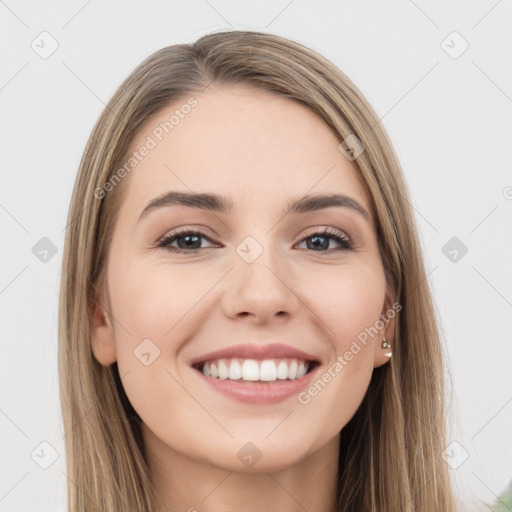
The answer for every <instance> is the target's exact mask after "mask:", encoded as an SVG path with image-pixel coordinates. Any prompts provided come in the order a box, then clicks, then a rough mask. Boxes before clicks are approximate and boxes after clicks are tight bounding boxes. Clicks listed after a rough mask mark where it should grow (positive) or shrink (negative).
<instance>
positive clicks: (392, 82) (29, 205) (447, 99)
mask: <svg viewBox="0 0 512 512" xmlns="http://www.w3.org/2000/svg"><path fill="white" fill-rule="evenodd" d="M511 26H512V2H511V1H510V0H502V1H495V0H486V1H471V2H470V1H462V0H461V1H449V2H446V1H445V2H427V1H425V0H421V1H420V0H416V1H412V0H392V1H386V2H377V1H373V2H370V1H355V0H354V1H338V2H334V1H319V0H316V1H315V2H306V1H304V0H292V1H290V0H282V1H281V0H278V1H270V0H258V1H248V2H236V1H234V0H193V1H190V2H185V1H183V2H177V1H163V0H153V1H146V2H133V1H130V2H126V1H120V0H115V1H109V2H108V3H107V2H100V1H99V0H89V1H80V2H69V1H68V2H64V1H49V2H44V3H43V2H40V3H38V2H35V1H32V2H27V1H18V2H15V1H13V0H0V55H1V67H0V108H1V113H0V120H1V124H0V129H1V132H0V140H1V144H2V146H1V147H2V151H1V164H0V167H1V172H2V175H1V188H0V228H1V237H2V246H1V247H2V250H1V252H0V258H1V260H0V261H1V265H0V311H1V317H2V321H1V324H0V329H1V356H0V371H1V382H2V383H1V388H0V433H1V436H0V464H1V468H0V512H1V511H11V512H14V511H25V510H26V511H31V512H34V511H48V512H50V511H51V512H56V511H57V512H62V511H64V510H65V509H66V481H67V477H66V474H65V463H64V444H63V436H64V432H63V428H62V424H61V418H60V405H59V396H58V375H57V311H58V309H57V305H58V302H57V301H58V286H59V279H60V264H61V257H62V247H63V239H64V233H65V228H66V215H67V210H68V206H69V200H70V195H71V190H72V187H73V183H74V180H75V176H76V172H77V169H78V165H79V161H80V158H81V156H82V152H83V150H84V147H85V144H86V141H87V138H88V136H89V134H90V131H91V129H92V127H93V124H94V123H95V121H96V119H97V118H98V116H99V114H100V113H101V111H102V109H103V108H104V105H105V103H106V102H107V101H108V100H109V98H110V97H111V96H112V94H113V93H114V91H115V90H116V89H117V87H118V86H119V85H120V83H121V82H122V81H123V80H124V79H125V78H126V76H127V75H128V74H129V73H130V72H131V71H132V70H133V69H134V68H135V67H136V66H137V65H138V64H139V63H140V62H141V61H142V60H143V59H144V58H145V57H147V56H148V55H150V54H151V53H153V52H154V51H156V50H158V49H160V48H162V47H163V46H167V45H170V44H176V43H182V42H192V41H194V40H196V39H197V38H198V37H200V36H201V35H203V34H206V33H208V32H211V31H219V30H221V29H229V28H233V29H247V30H260V31H268V32H271V33H275V34H278V35H281V36H284V37H288V38H291V39H294V40H296V41H298V42H301V43H303V44H305V45H306V46H309V47H310V48H312V49H313V50H316V51H318V52H319V53H321V54H322V55H324V56H325V57H327V58H328V59H330V60H331V61H332V62H333V63H334V64H335V65H337V66H338V67H339V68H341V69H342V70H343V71H344V72H345V73H346V74H347V75H348V76H349V78H350V79H351V80H352V81H353V82H354V83H355V84H356V85H357V86H358V87H359V88H360V90H361V91H362V92H363V94H364V95H365V96H366V97H367V98H368V100H369V101H370V103H371V104H372V105H373V107H374V108H375V110H376V112H377V113H378V115H379V117H380V118H381V120H382V123H383V124H384V126H385V127H386V129H387V130H388V132H389V134H390V136H391V139H392V141H393V142H394V145H395V147H396V150H397V152H398V155H399V158H400V161H401V163H402V165H403V168H404V173H405V176H406V180H407V183H408V185H409V187H410V191H411V196H412V205H413V207H414V211H415V214H416V217H417V220H418V225H419V228H420V235H421V241H422V245H423V250H424V254H425V257H426V261H427V266H428V269H427V270H428V273H429V283H430V285H431V287H432V290H433V292H434V297H435V301H436V307H437V311H438V315H439V318H440V321H441V324H442V329H443V336H444V340H445V343H446V353H447V357H448V364H449V376H448V384H451V386H450V388H449V389H448V393H449V395H450V396H451V402H450V406H451V409H452V410H453V414H452V415H451V416H450V418H449V422H450V436H449V443H450V444H449V445H448V447H447V450H446V453H445V454H444V457H445V460H446V463H447V464H449V465H450V467H451V468H452V473H453V476H454V479H455V482H456V484H457V489H458V493H459V495H460V498H461V500H462V502H463V503H464V505H463V506H462V508H461V510H468V511H477V510H490V509H489V507H487V506H486V505H485V504H486V503H487V504H490V503H493V502H494V501H495V500H496V496H497V495H498V494H500V493H501V492H502V491H503V490H504V489H505V488H506V486H507V485H508V483H509V482H510V480H511V479H512V441H511V436H510V433H511V432H512V428H511V426H512V376H511V375H512V372H511V370H510V361H511V358H512V336H511V319H512V273H511V271H510V265H511V261H512V259H511V253H512V172H511V169H512V156H511V153H510V147H511V135H512V68H511V65H510V62H511V61H512V59H511V50H512V31H511V30H510V27H511ZM418 399H419V400H421V397H418Z"/></svg>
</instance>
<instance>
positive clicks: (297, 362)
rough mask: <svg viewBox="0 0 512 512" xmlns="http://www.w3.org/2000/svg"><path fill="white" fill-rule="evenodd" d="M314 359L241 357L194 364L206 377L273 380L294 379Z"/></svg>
mask: <svg viewBox="0 0 512 512" xmlns="http://www.w3.org/2000/svg"><path fill="white" fill-rule="evenodd" d="M315 364H316V363H315V362H314V361H306V360H301V359H295V358H279V359H263V360H257V359H242V358H222V359H214V360H211V361H206V362H204V363H199V364H196V365H194V367H195V368H196V369H198V370H199V371H201V372H202V373H203V375H205V376H206V377H212V378H214V379H219V380H234V381H236V380H242V381H253V382H256V381H263V382H275V381H277V380H296V379H300V378H301V377H303V376H304V375H306V373H308V372H309V371H310V370H311V369H312V368H313V366H315Z"/></svg>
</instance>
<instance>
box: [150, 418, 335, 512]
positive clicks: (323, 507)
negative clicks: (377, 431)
mask: <svg viewBox="0 0 512 512" xmlns="http://www.w3.org/2000/svg"><path fill="white" fill-rule="evenodd" d="M143 436H144V443H145V447H146V454H147V459H148V463H149V467H150V470H151V475H152V481H153V485H154V488H155V491H156V494H157V496H158V507H159V508H158V511H159V512H171V511H176V510H183V511H187V512H218V511H219V510H222V511H223V512H235V511H236V512H239V511H240V510H244V512H260V511H261V510H279V511H280V512H304V510H307V511H308V512H336V511H337V499H336V498H337V486H338V454H339V434H338V435H336V436H335V437H334V438H332V439H331V440H330V441H328V442H327V443H326V444H325V445H324V446H323V447H322V448H321V449H320V450H318V451H316V452H314V453H312V454H309V455H307V456H306V457H304V458H303V459H301V460H300V461H298V462H296V463H294V464H293V465H291V466H289V467H287V468H285V469H279V470H278V471H275V472H273V471H271V470H270V471H264V470H263V471H261V470H260V471H259V472H258V471H257V470H256V469H255V468H256V466H255V467H254V470H253V471H252V472H246V473H237V472H233V471H229V470H227V469H223V468H222V467H219V466H214V465H212V464H209V463H208V462H205V461H204V460H195V459H194V460H193V459H190V458H189V457H187V455H186V454H183V453H179V452H177V451H175V450H173V449H171V448H170V447H169V446H167V445H165V444H163V443H162V442H161V441H160V440H159V439H158V438H157V437H156V436H155V435H154V434H153V433H152V432H151V431H150V430H149V429H148V428H147V427H146V426H145V425H143Z"/></svg>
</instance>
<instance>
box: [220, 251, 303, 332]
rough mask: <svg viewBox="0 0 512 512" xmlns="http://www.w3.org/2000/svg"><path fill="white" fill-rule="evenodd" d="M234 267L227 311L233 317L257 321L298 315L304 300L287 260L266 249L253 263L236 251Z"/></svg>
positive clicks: (226, 295) (228, 279) (229, 279)
mask: <svg viewBox="0 0 512 512" xmlns="http://www.w3.org/2000/svg"><path fill="white" fill-rule="evenodd" d="M233 266H234V268H233V270H232V271H231V272H230V273H229V274H228V276H227V277H226V280H225V283H224V296H223V302H222V304H223V310H224V313H225V314H226V315H227V316H228V317H230V318H232V319H241V318H247V320H246V321H250V322H252V323H253V324H257V325H259V324H264V323H267V322H271V321H272V319H273V318H274V317H277V318H278V319H283V320H284V319H285V318H290V317H293V316H295V315H296V314H297V310H298V307H299V304H300V301H299V299H298V296H297V291H296V290H295V289H294V288H296V286H297V283H296V282H295V283H294V280H295V281H296V279H294V277H293V276H292V275H291V272H290V269H289V267H287V264H286V261H283V260H282V258H281V259H278V257H277V256H275V255H274V256H272V255H271V254H270V250H268V249H265V250H264V251H263V252H262V254H261V255H260V256H259V257H258V258H257V259H256V260H255V261H253V262H252V263H248V262H246V261H244V259H243V258H241V257H239V256H238V254H236V253H235V254H234V259H233Z"/></svg>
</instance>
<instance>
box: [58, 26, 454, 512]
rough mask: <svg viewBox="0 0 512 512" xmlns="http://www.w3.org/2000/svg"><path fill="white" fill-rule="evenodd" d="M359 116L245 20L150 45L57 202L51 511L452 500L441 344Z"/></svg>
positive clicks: (399, 208) (381, 135)
mask: <svg viewBox="0 0 512 512" xmlns="http://www.w3.org/2000/svg"><path fill="white" fill-rule="evenodd" d="M408 197H409V194H408V191H407V188H406V185H405V183H404V180H403V176H402V172H401V169H400V166H399V163H398V160H397V158H396V156H395V153H394V151H393V149H392V145H391V143H390V141H389V139H388V137H387V135H386V133H385V131H384V129H383V127H382V126H381V125H380V123H379V119H378V117H377V116H376V114H375V113H374V111H373V110H372V108H371V107H370V105H369V104H368V103H367V101H366V100H365V99H364V98H363V96H362V94H361V93H360V92H359V91H358V90H357V89H356V87H355V86H354V85H353V84H352V83H351V82H350V80H349V79H348V78H347V77H346V76H345V75H344V74H343V73H342V72H341V71H340V70H338V69H337V68H336V67H335V66H334V65H333V64H331V63H330V62H328V61H327V60H326V59H324V58H323V57H321V56H320V55H318V54H316V53H315V52H313V51H311V50H310V49H308V48H306V47H304V46H302V45H300V44H298V43H295V42H292V41H289V40H287V39H284V38H281V37H278V36H275V35H270V34H264V33H258V32H245V31H228V32H220V33H214V34H209V35H206V36H204V37H202V38H200V39H199V40H198V41H197V42H195V43H194V44H191V45H188V44H183V45H174V46H169V47H167V48H163V49H161V50H159V51H157V52H156V53H155V54H154V55H152V56H150V57H149V58H147V59H146V60H145V61H144V62H142V63H141V64H140V65H139V66H138V67H137V69H136V70H135V71H134V72H133V73H132V74H131V75H130V76H129V77H128V78H127V79H126V80H125V82H124V83H123V84H122V85H121V86H120V87H119V89H118V91H117V92H116V93H115V94H114V96H113V98H112V99H111V100H110V102H109V103H108V105H107V107H106V108H105V110H104V112H103V113H102V115H101V116H100V118H99V120H98V122H97V124H96V126H95V127H94V129H93V132H92V134H91V137H90V140H89V142H88V144H87V147H86V149H85V152H84V156H83V159H82V162H81V165H80V169H79V172H78V176H77V180H76V184H75V188H74V191H73V197H72V201H71V206H70V211H69V227H68V230H67V234H66V241H65V251H64V256H63V270H64V271H65V272H63V273H62V285H61V297H60V333H59V338H60V352H59V372H60V379H61V380H60V386H61V400H62V408H63V414H64V423H65V431H66V450H67V475H68V478H69V488H68V493H69V509H70V511H72V512H78V511H85V510H101V511H109V512H114V511H119V510H129V511H131V510H133V511H159V512H164V511H168V510H169V511H170V510H190V511H192V510H197V511H199V512H202V511H213V510H215V511H218V510H222V511H231V510H244V511H256V510H275V509H279V510H281V511H284V512H286V511H295V510H308V511H310V512H313V511H322V512H325V511H329V512H331V511H339V512H341V511H344V512H348V511H359V512H360V511H372V512H377V511H379V512H384V511H393V512H395V511H401V512H402V511H404V512H406V511H407V512H413V511H414V512H434V511H439V512H441V511H442V512H447V511H452V510H454V500H453V497H452V491H451V487H450V481H449V474H448V469H447V466H446V464H445V463H444V462H443V460H442V457H441V455H442V451H443V449H444V447H445V425H444V421H445V420H444V414H445V412H444V396H443V394H444V391H443V368H442V351H441V345H440V340H439V334H438V328H437V325H436V319H435V313H434V308H433V304H432V298H431V293H430V290H429V287H428V282H427V281H426V273H425V268H424V263H423V259H422V255H421V252H420V245H419V242H418V237H417V228H416V225H415V222H414V217H413V215H412V213H411V208H410V205H409V200H408Z"/></svg>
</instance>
